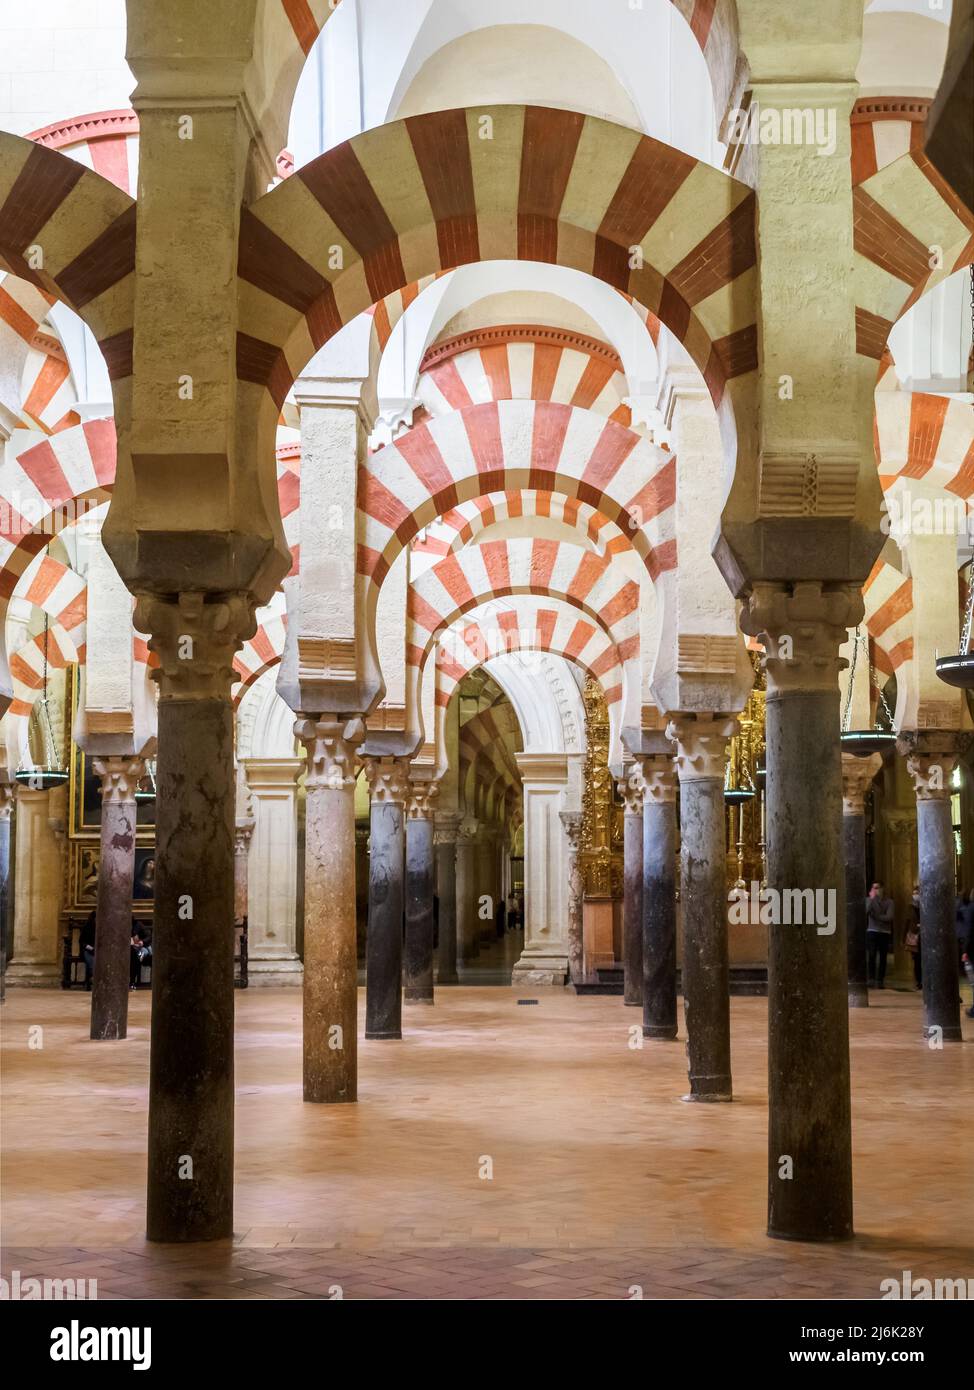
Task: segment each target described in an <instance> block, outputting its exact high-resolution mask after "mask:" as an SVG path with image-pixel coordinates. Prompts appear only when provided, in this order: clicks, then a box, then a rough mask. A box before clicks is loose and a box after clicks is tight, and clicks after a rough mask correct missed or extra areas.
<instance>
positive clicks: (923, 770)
mask: <svg viewBox="0 0 974 1390" xmlns="http://www.w3.org/2000/svg"><path fill="white" fill-rule="evenodd" d="M969 741H970V736H969V735H965V734H960V733H956V732H952V731H949V730H939V729H922V730H920V731H919V732H910V733H906V734H904V735H902V736H901V738H900V739H899V740H898V745H899V747H900V750H901V751H902V752H904V753H905V754H906V765H907V768H908V770H909V773H910V776H911V777H912V779H913V785H914V788H915V790H916V798H917V845H918V849H919V860H920V959H921V962H922V980H923V1021H924V1027H925V1030H926V1032H927V1035H928V1036H936V1037H937V1038H938V1039H939V1040H940V1041H942V1042H961V1041H962V1038H961V1022H960V978H959V968H958V965H959V962H958V950H957V935H956V930H955V926H954V918H955V901H956V892H957V889H956V885H955V870H954V831H953V826H952V824H951V814H950V793H951V786H950V783H951V777H952V775H953V772H954V769H955V768H956V766H957V759H958V757H959V756H960V754H961V753H962V752H963V751H964V750H965V748H966V746H967V744H968V743H969ZM934 1030H936V1033H934Z"/></svg>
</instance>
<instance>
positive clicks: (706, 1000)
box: [667, 715, 737, 1101]
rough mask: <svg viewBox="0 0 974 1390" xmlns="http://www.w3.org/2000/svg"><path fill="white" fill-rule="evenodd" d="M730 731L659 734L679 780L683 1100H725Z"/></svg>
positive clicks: (692, 727) (696, 720) (701, 720)
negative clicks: (686, 1086)
mask: <svg viewBox="0 0 974 1390" xmlns="http://www.w3.org/2000/svg"><path fill="white" fill-rule="evenodd" d="M736 732H737V721H736V720H735V719H729V718H727V717H721V716H718V717H716V718H707V717H706V716H702V715H690V716H679V717H677V718H676V719H674V720H673V721H671V723H670V724H669V727H668V728H667V734H668V736H669V737H670V738H671V739H673V740H674V742H675V743H676V745H677V755H676V766H677V771H678V773H679V776H680V899H681V902H682V904H683V999H684V1011H685V1016H686V1024H687V1056H688V1058H689V1062H690V1094H689V1096H688V1097H687V1099H688V1100H698V1101H727V1100H730V1099H731V1095H732V1086H731V1061H730V970H729V964H728V948H727V885H726V874H727V815H726V811H725V806H724V773H725V770H726V765H727V745H728V743H729V742H730V740H731V738H732V737H733V735H734V734H735V733H736Z"/></svg>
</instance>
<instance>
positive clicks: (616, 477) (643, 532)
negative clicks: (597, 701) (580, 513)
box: [358, 401, 676, 612]
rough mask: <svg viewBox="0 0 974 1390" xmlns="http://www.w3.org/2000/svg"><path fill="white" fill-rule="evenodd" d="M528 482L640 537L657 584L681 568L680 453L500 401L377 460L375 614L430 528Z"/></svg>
mask: <svg viewBox="0 0 974 1390" xmlns="http://www.w3.org/2000/svg"><path fill="white" fill-rule="evenodd" d="M525 488H526V489H532V490H533V489H538V490H541V491H551V492H557V493H559V494H562V495H564V496H568V497H570V498H573V499H575V500H577V501H579V502H583V503H587V504H588V505H589V506H591V507H593V508H595V509H596V510H598V511H600V512H601V513H602V514H603V515H604V516H606V517H607V518H608V519H609V520H610V521H612V522H614V523H615V525H616V526H617V527H618V528H619V530H620V531H625V532H628V533H630V534H631V536H632V544H633V548H634V549H635V550H636V552H637V554H638V555H639V556H640V558H641V559H642V561H643V562H644V564H645V566H646V569H647V570H648V572H649V575H650V577H651V578H652V579H653V580H654V581H655V580H656V579H658V578H659V576H660V575H661V574H664V573H666V572H668V571H670V570H672V569H674V568H675V566H676V535H675V516H674V502H675V498H676V460H675V457H674V456H673V455H672V454H670V453H667V452H666V451H664V450H662V449H658V448H656V446H655V445H652V444H650V443H649V442H648V441H647V440H646V439H644V438H641V437H640V436H639V435H637V434H635V433H634V432H633V431H632V430H627V429H625V428H624V427H623V426H622V425H617V424H615V423H614V422H613V421H609V420H605V419H603V418H602V417H600V416H597V415H594V414H593V413H592V412H591V411H586V410H578V409H576V408H574V407H572V406H566V405H556V404H554V403H550V402H539V403H535V402H533V401H496V402H492V403H490V404H487V405H479V406H471V407H470V408H469V409H467V410H460V411H455V412H454V413H453V414H451V415H446V416H442V417H441V418H440V419H438V420H432V421H430V422H429V423H427V424H425V425H420V426H418V427H417V428H415V429H413V430H410V431H409V432H408V433H407V434H405V435H403V436H401V437H400V438H399V439H397V440H396V442H395V443H394V444H390V445H387V446H386V447H385V448H384V449H380V450H379V451H378V452H377V453H375V454H373V455H372V456H371V458H370V459H369V461H368V464H367V466H366V468H365V470H364V474H363V477H362V478H361V481H360V487H359V499H360V501H359V508H360V516H359V528H360V544H359V553H358V570H359V574H360V575H361V576H362V577H363V578H364V579H365V580H366V582H367V591H366V602H367V606H368V608H369V609H370V611H372V612H374V606H375V602H376V599H377V595H378V590H379V588H380V587H381V585H382V583H383V581H384V579H385V576H386V574H388V572H389V569H390V567H391V565H392V563H393V561H394V560H395V558H396V556H397V555H398V554H399V552H400V550H401V549H402V547H403V546H404V545H406V544H408V542H409V541H411V540H412V539H413V537H414V536H415V535H416V534H417V533H418V532H419V531H420V530H421V529H422V528H423V527H424V526H428V525H429V524H430V523H432V522H433V521H434V520H435V519H436V518H437V517H438V516H440V515H442V514H443V513H444V512H447V511H449V510H450V509H451V508H453V507H456V506H457V505H458V504H460V503H463V502H467V501H471V500H473V499H474V498H476V497H481V496H484V495H489V494H490V493H492V492H495V491H510V490H512V489H513V490H518V489H525ZM634 523H636V524H635V525H634Z"/></svg>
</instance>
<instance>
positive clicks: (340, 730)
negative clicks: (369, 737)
mask: <svg viewBox="0 0 974 1390" xmlns="http://www.w3.org/2000/svg"><path fill="white" fill-rule="evenodd" d="M294 735H295V737H296V738H297V739H299V740H300V741H301V743H302V744H303V745H304V752H305V757H306V758H307V760H308V772H307V777H306V780H305V785H306V787H307V789H308V791H322V790H324V791H341V790H342V788H343V787H354V786H355V775H356V772H357V769H358V762H357V757H356V749H357V748H358V747H359V745H360V744H361V743H362V742H363V741H364V739H365V724H364V722H363V721H362V720H361V719H342V718H341V717H340V716H338V715H332V714H323V715H322V716H321V718H320V719H298V720H296V721H295V724H294Z"/></svg>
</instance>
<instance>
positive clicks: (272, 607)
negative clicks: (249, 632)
mask: <svg viewBox="0 0 974 1390" xmlns="http://www.w3.org/2000/svg"><path fill="white" fill-rule="evenodd" d="M286 636H287V611H286V606H285V599H284V595H283V593H277V594H275V595H274V598H273V599H272V601H271V602H270V603H269V604H267V606H266V607H264V608H261V609H259V610H258V612H257V631H256V632H255V633H254V635H253V637H251V638H250V640H249V641H248V642H245V643H244V644H243V646H242V647H241V649H240V651H239V652H238V653H237V655H236V656H235V657H234V659H233V669H234V670H235V671H236V672H237V677H238V679H237V681H236V682H235V683H234V686H233V689H232V692H231V695H232V699H233V704H234V707H235V708H236V707H237V706H238V705H239V704H240V702H241V700H242V699H243V697H244V696H245V695H246V693H247V691H248V690H249V689H250V687H251V686H252V685H254V683H255V682H256V681H258V680H259V679H260V677H261V676H262V675H263V674H264V672H265V671H267V670H269V669H270V668H271V667H272V666H276V665H277V664H278V663H279V662H280V660H281V657H282V656H283V655H284V639H285V637H286Z"/></svg>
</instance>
